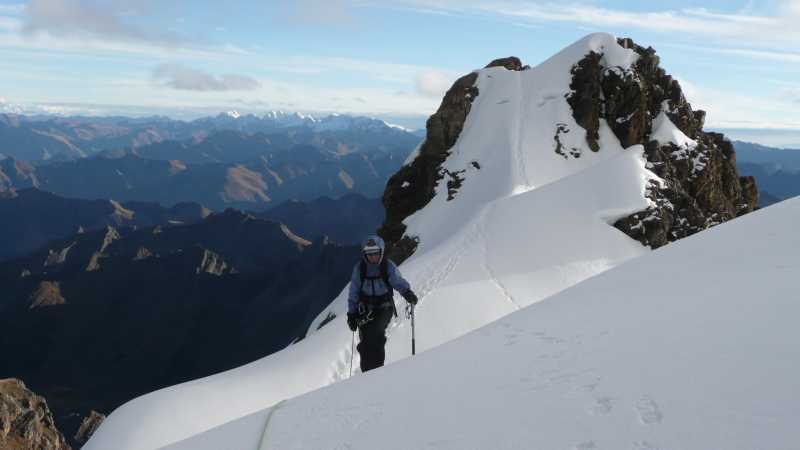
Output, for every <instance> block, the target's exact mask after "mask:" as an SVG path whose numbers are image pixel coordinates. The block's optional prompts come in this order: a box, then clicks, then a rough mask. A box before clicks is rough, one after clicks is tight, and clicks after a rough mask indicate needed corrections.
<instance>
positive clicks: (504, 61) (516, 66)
mask: <svg viewBox="0 0 800 450" xmlns="http://www.w3.org/2000/svg"><path fill="white" fill-rule="evenodd" d="M489 67H505V68H506V69H507V70H523V65H522V61H520V59H519V58H517V57H516V56H509V57H508V58H498V59H495V60H494V61H492V62H490V63H489V64H487V65H486V68H487V69H488V68H489Z"/></svg>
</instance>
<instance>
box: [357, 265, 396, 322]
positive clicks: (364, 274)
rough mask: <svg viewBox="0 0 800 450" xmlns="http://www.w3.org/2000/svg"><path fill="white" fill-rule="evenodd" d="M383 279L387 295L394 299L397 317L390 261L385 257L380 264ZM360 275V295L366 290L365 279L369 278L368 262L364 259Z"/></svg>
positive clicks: (359, 268) (359, 269) (359, 266)
mask: <svg viewBox="0 0 800 450" xmlns="http://www.w3.org/2000/svg"><path fill="white" fill-rule="evenodd" d="M379 269H380V273H381V279H382V280H383V284H384V286H386V297H387V298H389V299H391V301H392V309H393V310H394V316H395V317H397V308H396V307H395V306H394V288H393V287H392V284H391V283H390V282H389V262H388V261H387V260H386V258H384V259H383V260H381V264H380V266H379ZM358 271H359V276H360V277H361V286H360V287H359V289H358V295H359V297H360V296H361V294H362V293H363V292H364V281H366V279H367V263H366V261H364V260H363V259H362V260H361V262H360V263H359V265H358Z"/></svg>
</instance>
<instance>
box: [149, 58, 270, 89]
mask: <svg viewBox="0 0 800 450" xmlns="http://www.w3.org/2000/svg"><path fill="white" fill-rule="evenodd" d="M152 76H153V81H155V82H156V84H158V85H160V86H166V87H170V88H173V89H179V90H185V91H201V92H203V91H205V92H207V91H252V90H255V89H258V88H259V87H261V83H259V82H258V80H256V79H254V78H251V77H248V76H244V75H235V74H225V75H222V76H219V77H217V76H214V75H211V74H210V73H207V72H204V71H202V70H198V69H193V68H190V67H186V66H183V65H180V64H162V65H160V66H158V67H156V68H155V69H154V70H153V74H152Z"/></svg>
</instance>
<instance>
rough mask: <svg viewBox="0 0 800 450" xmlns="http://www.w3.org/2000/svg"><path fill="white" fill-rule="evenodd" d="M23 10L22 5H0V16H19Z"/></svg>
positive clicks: (23, 6)
mask: <svg viewBox="0 0 800 450" xmlns="http://www.w3.org/2000/svg"><path fill="white" fill-rule="evenodd" d="M24 10H25V5H24V4H23V3H18V4H12V5H0V14H20V13H22V11H24Z"/></svg>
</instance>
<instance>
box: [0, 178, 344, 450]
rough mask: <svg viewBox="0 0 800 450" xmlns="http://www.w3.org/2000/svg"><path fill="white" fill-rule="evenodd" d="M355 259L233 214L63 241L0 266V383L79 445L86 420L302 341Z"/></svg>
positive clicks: (109, 229) (110, 229)
mask: <svg viewBox="0 0 800 450" xmlns="http://www.w3.org/2000/svg"><path fill="white" fill-rule="evenodd" d="M28 194H33V195H42V194H35V193H28ZM98 206H103V205H98ZM358 255H359V248H358V247H357V246H355V245H340V244H334V243H332V242H330V241H329V240H327V239H326V238H319V239H317V240H316V241H315V242H310V241H307V240H305V239H303V238H301V237H299V236H297V235H295V234H294V233H293V232H292V231H291V230H289V228H288V227H287V226H286V225H283V224H280V223H278V222H271V221H266V220H263V219H257V218H255V217H253V216H251V215H248V214H245V213H242V212H239V211H235V210H226V211H225V212H221V213H215V214H210V215H208V216H207V217H205V218H204V219H202V220H199V221H197V222H195V223H192V224H178V223H174V222H173V223H170V224H168V225H156V226H141V227H139V228H137V229H134V228H131V227H118V226H112V225H108V226H106V227H104V228H101V229H97V230H86V231H84V232H82V233H79V234H74V235H71V236H69V237H67V238H65V239H62V240H60V241H54V242H51V243H49V244H48V245H47V246H46V247H44V248H43V249H42V250H40V251H38V252H36V253H33V254H32V255H30V256H27V257H24V258H21V259H15V260H12V261H7V262H5V263H0V286H2V291H3V295H2V298H0V347H2V348H3V358H2V360H0V378H5V377H14V378H19V379H22V380H24V381H25V383H26V384H27V385H28V386H30V387H31V389H32V390H34V391H35V392H37V393H38V394H40V395H43V396H44V397H45V398H47V401H48V403H49V405H50V408H51V409H52V411H53V414H54V417H55V421H56V424H58V425H59V427H60V429H61V430H62V431H63V432H64V434H65V435H66V436H73V435H75V433H76V432H77V431H78V427H79V426H80V425H81V423H82V421H83V419H84V418H86V417H90V416H91V415H92V414H93V413H92V411H95V412H99V413H106V414H107V413H108V412H110V411H112V410H113V409H114V408H116V407H117V406H119V405H120V404H122V403H123V402H125V401H128V400H130V399H131V398H133V397H136V396H138V395H141V394H144V393H146V392H149V391H152V390H154V389H158V388H160V387H164V386H168V385H171V384H175V383H179V382H182V381H186V380H190V379H194V378H197V377H202V376H207V375H210V374H213V373H217V372H220V371H223V370H226V369H230V368H233V367H236V366H239V365H241V364H244V363H247V362H249V361H252V360H254V359H257V358H259V357H262V356H264V355H267V354H269V353H272V352H274V351H277V350H279V349H281V348H283V347H285V346H287V345H289V344H290V343H292V342H293V341H296V340H298V339H301V338H302V337H303V336H304V335H305V333H306V329H307V328H308V326H309V324H310V323H311V320H312V319H313V318H314V317H315V316H316V315H317V314H318V313H319V311H321V310H322V308H324V307H325V306H326V305H327V300H328V299H329V298H330V297H331V296H333V295H335V294H336V293H337V292H339V291H340V290H341V289H342V287H343V286H344V285H345V284H346V283H347V281H348V280H349V276H350V272H351V270H352V264H353V263H354V261H357V260H358ZM232 349H235V350H232ZM95 414H96V413H95ZM70 442H71V443H73V444H75V442H73V441H70Z"/></svg>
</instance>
